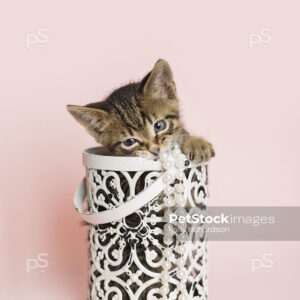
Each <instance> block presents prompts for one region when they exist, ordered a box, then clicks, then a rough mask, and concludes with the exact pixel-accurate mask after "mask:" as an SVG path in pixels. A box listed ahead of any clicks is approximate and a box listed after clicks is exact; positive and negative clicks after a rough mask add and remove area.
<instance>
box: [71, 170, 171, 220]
mask: <svg viewBox="0 0 300 300" xmlns="http://www.w3.org/2000/svg"><path fill="white" fill-rule="evenodd" d="M164 174H165V171H164V172H162V173H161V174H160V176H159V177H158V178H157V179H156V180H155V181H154V182H153V183H152V184H151V185H149V186H148V187H147V188H146V189H145V190H143V191H141V192H140V193H138V194H137V195H136V196H135V197H134V198H132V199H131V200H129V201H127V202H125V203H123V204H121V205H120V206H118V207H116V208H113V209H109V210H105V211H102V212H97V213H90V212H87V211H84V210H83V206H84V202H85V199H86V196H87V190H86V179H85V177H84V178H83V179H82V181H81V183H80V184H79V186H78V187H77V189H76V191H75V194H74V206H75V208H76V210H77V211H78V212H79V213H80V214H81V216H82V218H83V219H84V220H85V221H86V222H88V223H90V224H94V225H97V224H106V223H111V222H114V221H118V220H120V219H122V218H125V217H127V216H129V215H131V214H132V213H134V212H135V211H136V210H138V209H140V208H142V207H143V206H144V205H146V204H147V203H149V202H150V201H151V200H152V199H153V198H155V197H156V196H158V195H159V194H160V193H161V192H162V191H163V189H164V186H165V184H164V182H163V175H164Z"/></svg>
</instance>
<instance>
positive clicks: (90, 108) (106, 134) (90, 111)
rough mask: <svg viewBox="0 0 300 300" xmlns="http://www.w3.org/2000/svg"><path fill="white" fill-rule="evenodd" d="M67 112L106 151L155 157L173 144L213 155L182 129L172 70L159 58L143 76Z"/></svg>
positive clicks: (202, 156) (199, 155) (196, 155)
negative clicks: (158, 126)
mask: <svg viewBox="0 0 300 300" xmlns="http://www.w3.org/2000/svg"><path fill="white" fill-rule="evenodd" d="M68 111H69V112H70V113H71V114H72V115H73V116H74V117H75V119H76V120H77V121H78V122H79V123H81V124H82V125H83V126H84V127H85V128H86V129H87V131H88V132H89V133H90V134H91V135H92V136H93V137H94V138H95V139H96V141H97V142H99V143H101V144H102V145H103V146H104V147H106V148H107V150H108V152H109V154H110V155H118V156H142V157H148V158H155V157H156V156H157V155H158V153H159V151H160V150H161V149H169V148H172V146H173V145H174V144H175V143H179V144H180V145H181V148H182V151H183V152H184V153H185V154H186V155H187V156H188V157H189V158H191V159H194V160H198V161H204V160H208V159H209V158H210V157H212V156H213V155H214V151H213V149H212V146H211V144H210V143H208V142H206V141H205V140H204V139H201V138H192V137H190V136H189V135H188V133H187V132H186V131H185V129H184V128H183V125H182V123H181V120H180V117H179V106H178V98H177V94H176V88H175V83H174V80H173V73H172V71H171V68H170V66H169V64H168V63H167V62H166V61H164V60H159V61H158V62H157V63H156V64H155V66H154V68H153V70H152V71H151V72H150V73H148V74H147V75H146V76H145V78H144V79H143V80H142V81H140V82H137V83H131V84H128V85H125V86H123V87H121V88H119V89H117V90H115V91H114V92H113V93H112V94H111V95H109V96H108V97H107V98H106V99H105V100H104V101H101V102H96V103H91V104H88V105H86V106H75V105H69V106H68ZM162 120H164V122H165V123H166V128H165V129H164V130H161V131H160V132H155V130H154V126H155V124H156V123H157V122H159V121H162ZM132 138H133V139H135V140H136V141H137V142H136V143H134V144H133V145H130V146H128V145H127V144H126V141H127V140H128V139H132ZM190 141H191V142H190Z"/></svg>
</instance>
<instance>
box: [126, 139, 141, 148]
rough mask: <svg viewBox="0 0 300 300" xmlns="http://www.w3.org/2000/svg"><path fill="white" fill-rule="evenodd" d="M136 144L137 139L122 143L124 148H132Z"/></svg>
mask: <svg viewBox="0 0 300 300" xmlns="http://www.w3.org/2000/svg"><path fill="white" fill-rule="evenodd" d="M137 142H138V140H137V139H128V140H126V141H125V142H123V143H124V145H125V146H126V147H130V146H132V145H133V144H135V143H137Z"/></svg>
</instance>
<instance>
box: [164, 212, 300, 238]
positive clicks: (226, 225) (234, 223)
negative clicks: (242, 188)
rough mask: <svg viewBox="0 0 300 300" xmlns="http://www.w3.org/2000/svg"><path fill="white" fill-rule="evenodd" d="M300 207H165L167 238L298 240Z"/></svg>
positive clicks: (165, 234)
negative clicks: (173, 208) (172, 208)
mask: <svg viewBox="0 0 300 300" xmlns="http://www.w3.org/2000/svg"><path fill="white" fill-rule="evenodd" d="M299 220H300V207H209V208H208V209H206V208H205V207H204V208H199V207H192V208H190V209H185V208H183V207H180V208H177V209H175V210H171V209H166V211H165V214H164V218H163V221H164V222H165V223H166V224H165V226H164V239H165V240H166V241H168V242H169V243H170V242H172V241H173V240H174V239H176V238H178V239H180V240H182V241H183V240H185V241H187V240H195V239H209V240H214V241H299V240H300V231H299V230H298V228H299V226H300V221H299Z"/></svg>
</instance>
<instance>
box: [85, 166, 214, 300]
mask: <svg viewBox="0 0 300 300" xmlns="http://www.w3.org/2000/svg"><path fill="white" fill-rule="evenodd" d="M159 175H160V172H157V171H151V172H150V171H146V172H143V171H139V172H124V171H122V172H121V171H109V170H96V169H88V170H87V177H86V178H87V190H88V207H87V209H88V210H89V211H90V212H100V211H104V210H109V209H112V208H113V207H117V206H119V205H122V203H124V202H126V201H128V200H130V199H131V198H132V197H134V196H135V195H136V194H137V193H139V192H140V191H141V190H143V189H146V188H147V186H149V185H151V184H152V182H153V181H154V180H155V179H156V178H157V177H158V176H159ZM184 184H185V186H186V187H187V188H186V193H187V194H186V198H187V206H188V207H190V208H193V207H203V206H206V205H207V204H208V203H207V202H208V187H207V167H206V166H200V167H198V168H191V169H186V171H185V178H184ZM163 196H164V195H163V193H161V194H160V195H159V196H157V197H155V198H154V199H152V201H151V202H150V203H148V205H146V206H144V207H143V208H141V209H138V210H137V211H136V212H135V213H134V214H132V215H130V216H128V217H126V218H123V219H122V220H120V221H117V222H112V223H109V224H105V225H89V242H90V246H89V298H88V299H89V300H100V299H101V300H132V299H136V300H156V299H182V300H183V299H195V300H206V299H207V272H206V269H207V243H206V240H205V238H201V240H199V239H191V240H187V241H185V242H184V243H183V242H182V241H180V240H179V239H174V241H173V242H172V244H169V245H166V244H165V242H164V238H163V228H164V225H165V223H164V219H163V216H164V211H165V205H164V202H163V200H162V198H163ZM182 244H184V246H185V251H184V253H182V254H180V253H178V251H177V250H176V249H178V246H180V245H182ZM166 249H169V250H171V251H169V254H168V262H169V263H168V264H169V265H168V266H165V265H166V263H165V255H164V253H166ZM179 252H180V251H179ZM180 258H184V261H185V266H184V267H185V268H184V270H186V272H181V271H179V265H180V264H179V263H177V262H178V261H179V259H180ZM165 270H167V271H165ZM162 274H165V276H167V278H168V283H169V287H170V288H169V291H167V292H168V296H167V298H166V297H165V296H162V294H161V293H160V290H161V288H162V281H161V278H162ZM183 278H184V280H183ZM180 283H184V286H182V284H180ZM180 288H181V289H183V288H184V290H185V295H186V296H184V295H183V294H182V293H181V294H180V292H178V289H179V290H180ZM184 297H185V298H184Z"/></svg>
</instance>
